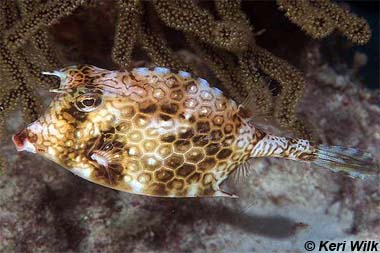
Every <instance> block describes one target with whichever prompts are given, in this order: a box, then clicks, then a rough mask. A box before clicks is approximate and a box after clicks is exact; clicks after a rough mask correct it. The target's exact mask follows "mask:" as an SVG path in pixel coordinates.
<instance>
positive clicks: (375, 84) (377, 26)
mask: <svg viewBox="0 0 380 253" xmlns="http://www.w3.org/2000/svg"><path fill="white" fill-rule="evenodd" d="M347 3H348V4H350V5H351V10H352V12H354V13H356V14H357V15H359V16H361V17H363V18H365V19H366V20H367V21H368V23H369V25H370V27H371V29H372V38H371V40H370V41H369V43H368V44H366V45H364V46H355V47H353V48H352V50H351V51H352V54H353V53H354V52H355V51H358V52H362V53H365V54H366V55H367V56H368V63H367V65H366V66H364V67H363V68H362V69H361V70H360V72H359V73H360V75H361V78H362V80H363V83H365V84H366V86H367V87H369V88H371V89H380V78H379V76H380V65H379V47H380V41H379V30H380V23H379V8H380V4H379V3H380V1H379V0H372V1H371V0H370V1H347Z"/></svg>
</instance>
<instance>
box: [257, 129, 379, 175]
mask: <svg viewBox="0 0 380 253" xmlns="http://www.w3.org/2000/svg"><path fill="white" fill-rule="evenodd" d="M257 139H259V141H258V142H257V143H256V144H255V145H254V148H253V149H252V151H251V157H252V158H253V157H277V158H285V159H290V160H295V161H302V162H308V163H309V164H311V165H315V166H317V167H322V168H326V169H329V170H332V171H343V172H346V173H348V174H349V175H350V176H352V177H364V176H368V175H380V165H379V163H376V161H375V159H374V158H373V157H372V155H371V154H370V153H367V152H364V151H362V150H359V149H356V148H345V147H340V146H327V145H313V144H311V143H310V142H309V141H308V140H303V139H294V138H287V137H278V136H274V135H271V134H267V133H265V132H263V131H260V130H259V131H256V140H257Z"/></svg>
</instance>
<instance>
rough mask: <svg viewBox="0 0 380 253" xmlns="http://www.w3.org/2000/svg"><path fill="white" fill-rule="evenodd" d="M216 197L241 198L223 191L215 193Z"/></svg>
mask: <svg viewBox="0 0 380 253" xmlns="http://www.w3.org/2000/svg"><path fill="white" fill-rule="evenodd" d="M214 197H227V198H234V199H237V198H239V196H237V195H235V194H232V193H229V192H225V191H222V190H217V191H215V192H214Z"/></svg>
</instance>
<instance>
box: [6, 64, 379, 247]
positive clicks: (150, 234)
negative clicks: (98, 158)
mask: <svg viewBox="0 0 380 253" xmlns="http://www.w3.org/2000/svg"><path fill="white" fill-rule="evenodd" d="M341 80H344V82H342V81H341ZM343 84H344V85H343ZM300 110H301V112H302V113H303V114H304V115H305V117H306V118H307V119H308V120H309V121H310V123H312V125H314V126H315V130H316V131H315V133H316V136H317V138H318V139H319V140H321V141H323V142H324V143H326V144H334V145H344V146H355V147H359V148H362V149H364V150H368V151H369V152H371V153H372V154H374V155H375V156H376V157H377V159H380V152H379V150H380V120H379V119H380V96H379V94H376V93H375V92H374V91H367V90H365V89H363V88H360V85H359V84H358V83H355V82H354V81H351V80H350V79H349V78H348V77H344V76H339V75H338V74H336V73H335V72H334V71H333V70H332V69H330V68H329V67H328V66H325V67H323V68H320V69H314V70H313V71H312V72H310V73H309V74H308V79H307V91H306V95H305V97H304V99H303V102H302V105H301V107H300ZM21 122H22V121H21V119H20V118H19V115H18V114H17V113H16V112H15V113H14V114H13V115H12V117H10V118H9V121H8V122H7V125H8V131H9V133H12V132H13V133H14V132H15V131H17V130H19V129H21V128H22V127H23V126H22V123H21ZM0 151H1V153H2V154H3V155H4V156H5V158H6V160H7V161H8V164H9V166H7V167H6V169H5V170H3V171H1V176H0V193H1V194H0V252H31V251H33V252H58V251H59V252H62V251H64V252H160V251H169V252H253V251H255V252H304V248H303V244H304V243H305V241H307V240H314V241H318V240H335V241H338V242H339V241H344V240H350V239H376V238H377V239H378V235H379V234H380V187H379V185H380V178H369V179H366V180H358V179H352V178H349V177H347V176H345V175H342V174H336V173H332V172H331V171H327V170H324V169H318V168H310V167H308V166H307V165H304V164H300V163H296V162H292V161H285V160H278V159H257V160H255V161H254V162H253V163H252V169H251V173H250V175H249V176H248V177H247V178H245V179H244V180H241V181H240V182H239V183H233V182H228V184H226V187H229V189H230V191H233V192H234V193H236V194H238V195H239V196H240V198H239V199H229V198H205V199H199V198H197V199H161V198H151V197H145V196H139V195H132V194H128V193H121V192H116V191H114V190H111V189H107V188H104V187H101V186H98V185H95V184H92V183H90V182H87V181H85V180H82V179H80V178H78V177H76V176H74V175H73V174H71V173H70V172H68V171H66V170H64V169H62V168H60V167H59V166H58V165H56V164H54V163H53V162H50V161H47V160H44V159H43V158H40V157H39V156H37V155H33V154H30V153H17V152H16V150H15V148H14V147H13V145H12V144H11V140H10V138H8V141H7V143H5V144H4V145H3V144H2V145H1V147H0Z"/></svg>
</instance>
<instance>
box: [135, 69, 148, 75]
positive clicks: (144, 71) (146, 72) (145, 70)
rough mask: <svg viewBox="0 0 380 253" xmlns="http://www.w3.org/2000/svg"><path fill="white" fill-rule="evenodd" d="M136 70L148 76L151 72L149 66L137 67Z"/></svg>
mask: <svg viewBox="0 0 380 253" xmlns="http://www.w3.org/2000/svg"><path fill="white" fill-rule="evenodd" d="M135 71H136V72H137V74H139V75H142V76H146V75H148V74H149V69H148V68H135Z"/></svg>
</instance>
